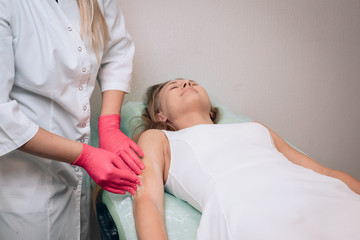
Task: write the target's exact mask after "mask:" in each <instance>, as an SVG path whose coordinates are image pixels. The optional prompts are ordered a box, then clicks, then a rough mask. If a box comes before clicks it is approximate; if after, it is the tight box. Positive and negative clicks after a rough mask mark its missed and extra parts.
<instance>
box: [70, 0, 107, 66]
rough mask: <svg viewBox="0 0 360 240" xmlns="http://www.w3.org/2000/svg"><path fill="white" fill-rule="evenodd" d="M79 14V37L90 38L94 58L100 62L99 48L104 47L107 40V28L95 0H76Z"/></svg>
mask: <svg viewBox="0 0 360 240" xmlns="http://www.w3.org/2000/svg"><path fill="white" fill-rule="evenodd" d="M76 2H77V4H78V6H79V9H80V15H81V37H83V36H84V35H85V36H87V37H88V38H89V39H90V40H91V47H92V48H93V49H94V52H95V54H96V58H97V60H98V62H100V50H101V48H102V49H104V50H105V49H106V47H107V44H108V41H109V30H108V26H107V24H106V22H105V18H104V15H103V14H102V12H101V10H100V7H99V4H98V2H97V0H76Z"/></svg>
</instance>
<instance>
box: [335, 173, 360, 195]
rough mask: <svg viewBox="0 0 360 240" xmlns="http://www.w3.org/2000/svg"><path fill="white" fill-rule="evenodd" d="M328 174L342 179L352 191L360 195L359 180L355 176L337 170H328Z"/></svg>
mask: <svg viewBox="0 0 360 240" xmlns="http://www.w3.org/2000/svg"><path fill="white" fill-rule="evenodd" d="M328 175H329V176H330V177H334V178H337V179H339V180H341V181H343V182H344V183H345V184H346V185H347V186H348V187H349V188H350V189H351V190H352V191H354V192H355V193H357V194H359V195H360V181H359V180H357V179H356V178H354V177H352V176H350V175H349V174H347V173H344V172H342V171H338V170H330V171H329V174H328Z"/></svg>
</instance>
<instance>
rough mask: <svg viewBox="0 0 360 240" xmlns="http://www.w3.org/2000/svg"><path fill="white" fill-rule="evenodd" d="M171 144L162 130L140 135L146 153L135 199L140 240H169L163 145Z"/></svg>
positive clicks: (137, 231) (134, 205)
mask: <svg viewBox="0 0 360 240" xmlns="http://www.w3.org/2000/svg"><path fill="white" fill-rule="evenodd" d="M166 144H167V145H168V142H167V138H166V136H165V134H164V133H163V132H162V131H160V130H154V129H152V130H147V131H146V132H144V133H143V134H141V136H140V138H139V140H138V145H139V147H140V148H141V149H142V150H143V153H144V157H143V163H144V165H145V169H144V170H143V171H142V174H141V175H140V176H141V177H140V178H141V186H140V187H138V190H137V192H136V194H135V195H134V197H133V210H134V218H135V227H136V233H137V236H138V239H139V240H144V239H150V240H153V239H159V240H161V239H167V233H166V227H165V213H164V166H165V157H164V150H163V149H164V146H166Z"/></svg>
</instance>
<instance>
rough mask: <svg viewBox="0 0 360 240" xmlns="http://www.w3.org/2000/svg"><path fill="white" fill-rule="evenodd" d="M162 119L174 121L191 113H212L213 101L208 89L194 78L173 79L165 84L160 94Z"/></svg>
mask: <svg viewBox="0 0 360 240" xmlns="http://www.w3.org/2000/svg"><path fill="white" fill-rule="evenodd" d="M158 102H159V109H160V113H159V114H158V116H160V121H166V120H168V121H170V122H173V121H174V120H176V119H177V118H179V117H183V116H186V114H189V113H190V114H191V113H201V114H202V113H204V114H210V110H211V102H210V98H209V96H208V94H207V92H206V90H205V89H204V88H203V87H201V86H200V85H199V84H197V83H196V82H195V81H193V80H182V79H181V80H173V81H170V82H168V83H167V84H165V86H164V87H163V88H162V89H161V91H160V93H159V96H158Z"/></svg>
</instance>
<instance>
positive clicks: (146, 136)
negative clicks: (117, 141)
mask: <svg viewBox="0 0 360 240" xmlns="http://www.w3.org/2000/svg"><path fill="white" fill-rule="evenodd" d="M164 141H167V138H166V136H165V133H164V132H163V131H162V130H159V129H148V130H146V131H144V132H143V133H141V134H140V136H139V139H138V141H137V142H138V144H139V145H142V144H152V145H153V144H162V143H163V142H164Z"/></svg>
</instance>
